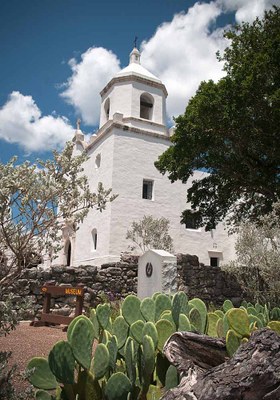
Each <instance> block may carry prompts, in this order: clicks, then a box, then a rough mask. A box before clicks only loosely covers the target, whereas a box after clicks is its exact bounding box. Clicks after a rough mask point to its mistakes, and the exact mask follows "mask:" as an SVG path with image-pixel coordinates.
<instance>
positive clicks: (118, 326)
mask: <svg viewBox="0 0 280 400" xmlns="http://www.w3.org/2000/svg"><path fill="white" fill-rule="evenodd" d="M128 329H129V325H128V323H127V322H126V320H125V319H124V317H122V316H121V315H120V316H118V317H117V318H116V319H115V321H114V322H113V327H112V333H113V335H115V336H116V338H117V343H118V348H119V349H120V348H122V347H123V346H124V344H125V342H126V339H127V336H128Z"/></svg>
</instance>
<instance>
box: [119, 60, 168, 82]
mask: <svg viewBox="0 0 280 400" xmlns="http://www.w3.org/2000/svg"><path fill="white" fill-rule="evenodd" d="M130 75H136V76H140V77H142V78H146V79H149V80H152V81H155V82H158V83H161V80H160V79H159V78H157V77H156V76H155V75H153V74H152V73H151V72H149V71H148V70H147V69H146V68H144V67H142V65H141V64H136V63H135V62H132V63H130V64H129V65H128V66H127V67H125V68H123V69H122V70H121V71H120V72H118V73H117V74H116V75H115V77H116V78H118V77H121V76H130Z"/></svg>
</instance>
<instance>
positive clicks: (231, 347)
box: [226, 329, 240, 357]
mask: <svg viewBox="0 0 280 400" xmlns="http://www.w3.org/2000/svg"><path fill="white" fill-rule="evenodd" d="M239 345H240V339H239V337H238V336H237V335H236V333H235V332H234V331H233V330H232V329H230V330H229V331H228V332H227V335H226V348H227V352H228V355H229V356H230V357H232V356H233V355H234V353H235V352H236V350H237V349H238V347H239Z"/></svg>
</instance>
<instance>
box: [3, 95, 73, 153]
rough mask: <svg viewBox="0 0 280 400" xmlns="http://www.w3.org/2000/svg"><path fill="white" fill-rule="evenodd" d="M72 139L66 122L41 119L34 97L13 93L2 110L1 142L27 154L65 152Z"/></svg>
mask: <svg viewBox="0 0 280 400" xmlns="http://www.w3.org/2000/svg"><path fill="white" fill-rule="evenodd" d="M73 135H74V130H73V128H72V127H71V125H70V124H69V122H68V120H67V119H66V118H64V117H59V116H58V117H54V116H53V115H47V116H42V113H41V111H40V109H39V108H38V106H37V105H36V103H35V102H34V100H33V98H32V97H31V96H24V95H23V94H21V93H20V92H16V91H14V92H12V93H11V94H10V96H9V99H8V101H7V102H6V103H5V104H4V106H3V107H2V108H0V139H3V140H5V141H7V142H10V143H17V144H19V145H20V146H21V147H23V148H24V149H25V150H26V151H46V150H52V149H53V148H62V147H63V146H64V144H65V142H66V141H67V140H70V139H71V138H72V137H73Z"/></svg>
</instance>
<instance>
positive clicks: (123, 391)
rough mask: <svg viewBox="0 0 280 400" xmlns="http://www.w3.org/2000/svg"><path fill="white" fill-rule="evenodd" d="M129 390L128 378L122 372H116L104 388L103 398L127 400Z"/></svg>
mask: <svg viewBox="0 0 280 400" xmlns="http://www.w3.org/2000/svg"><path fill="white" fill-rule="evenodd" d="M131 389H132V385H131V382H130V380H129V379H128V377H127V376H126V375H125V374H124V373H122V372H116V373H115V374H113V375H111V376H110V378H109V380H108V382H107V384H106V386H105V396H106V398H107V399H108V400H127V396H128V393H130V392H131Z"/></svg>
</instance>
